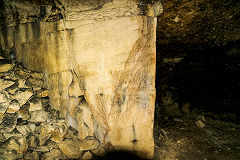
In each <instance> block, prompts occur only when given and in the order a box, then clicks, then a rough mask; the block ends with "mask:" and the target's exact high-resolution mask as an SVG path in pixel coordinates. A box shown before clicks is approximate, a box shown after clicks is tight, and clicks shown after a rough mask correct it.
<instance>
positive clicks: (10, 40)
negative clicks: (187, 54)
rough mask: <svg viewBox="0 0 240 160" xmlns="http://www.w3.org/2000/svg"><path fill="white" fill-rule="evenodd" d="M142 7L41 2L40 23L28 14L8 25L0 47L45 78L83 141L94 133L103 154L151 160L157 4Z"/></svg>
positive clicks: (124, 0)
mask: <svg viewBox="0 0 240 160" xmlns="http://www.w3.org/2000/svg"><path fill="white" fill-rule="evenodd" d="M54 2H55V1H54ZM60 2H61V3H60ZM144 3H145V2H143V1H130V0H113V1H111V2H110V1H106V2H104V3H100V1H96V2H95V3H94V4H95V5H91V4H88V3H83V2H81V1H79V3H76V4H75V1H70V2H67V1H58V2H55V4H54V5H52V6H51V5H50V6H49V5H42V6H41V7H40V8H39V9H40V11H39V12H40V13H39V14H40V15H41V11H42V10H44V13H45V15H43V16H39V17H40V18H41V20H40V21H36V22H32V21H31V22H28V23H25V22H26V21H28V19H27V18H25V17H24V16H22V17H24V18H25V19H26V20H25V21H24V18H22V21H21V19H20V21H19V22H20V23H11V25H8V26H7V25H5V27H2V29H1V30H0V37H1V41H0V42H1V48H2V51H3V53H4V54H5V56H6V57H8V58H13V59H15V58H16V60H17V61H19V62H22V63H23V64H24V66H26V67H27V68H29V69H32V70H35V71H41V72H44V73H45V76H46V78H47V86H48V88H49V89H50V99H51V105H52V107H53V108H55V109H57V110H59V111H60V113H61V115H62V116H63V117H65V118H66V122H67V124H68V125H70V126H72V127H74V128H76V129H77V130H78V131H79V138H80V139H84V138H86V137H87V136H96V137H97V138H98V139H100V141H101V144H102V146H103V148H104V149H105V150H113V149H127V150H138V151H140V152H144V154H143V155H144V156H147V157H152V155H153V145H154V142H153V133H152V132H153V119H154V104H155V65H156V63H155V59H156V58H155V54H156V51H155V39H156V37H155V35H156V17H154V14H155V12H156V11H157V10H159V8H156V7H159V6H154V7H151V6H152V5H150V4H144ZM33 4H34V6H35V5H36V4H35V3H33ZM15 6H16V4H15ZM53 6H55V9H54V7H53ZM94 6H95V7H94ZM20 8H21V7H20ZM49 8H50V9H49ZM26 10H27V9H26ZM36 11H38V10H37V9H36ZM59 17H60V19H58V18H59ZM54 18H56V19H57V21H56V22H55V21H53V20H54ZM13 22H15V21H14V20H13ZM9 24H10V23H9ZM3 26H4V25H3ZM82 117H84V118H83V119H82ZM145 152H146V153H145Z"/></svg>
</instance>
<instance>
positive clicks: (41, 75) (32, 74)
mask: <svg viewBox="0 0 240 160" xmlns="http://www.w3.org/2000/svg"><path fill="white" fill-rule="evenodd" d="M31 77H32V78H37V79H44V73H38V72H32V73H31Z"/></svg>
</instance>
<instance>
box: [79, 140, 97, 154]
mask: <svg viewBox="0 0 240 160" xmlns="http://www.w3.org/2000/svg"><path fill="white" fill-rule="evenodd" d="M99 144H100V143H99V141H98V140H97V139H95V138H86V139H84V140H82V141H81V143H80V144H79V148H80V150H83V151H84V150H92V149H96V148H98V147H99Z"/></svg>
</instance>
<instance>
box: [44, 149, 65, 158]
mask: <svg viewBox="0 0 240 160" xmlns="http://www.w3.org/2000/svg"><path fill="white" fill-rule="evenodd" d="M43 159H45V160H56V159H66V157H65V156H64V155H63V154H62V152H61V151H60V150H59V149H52V150H51V151H50V152H47V153H45V154H44V155H43Z"/></svg>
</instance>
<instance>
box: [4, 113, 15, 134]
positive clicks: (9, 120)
mask: <svg viewBox="0 0 240 160" xmlns="http://www.w3.org/2000/svg"><path fill="white" fill-rule="evenodd" d="M16 124H17V114H16V113H5V114H4V116H3V119H2V123H1V125H0V132H2V133H3V132H11V131H12V130H14V128H15V127H16Z"/></svg>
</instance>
